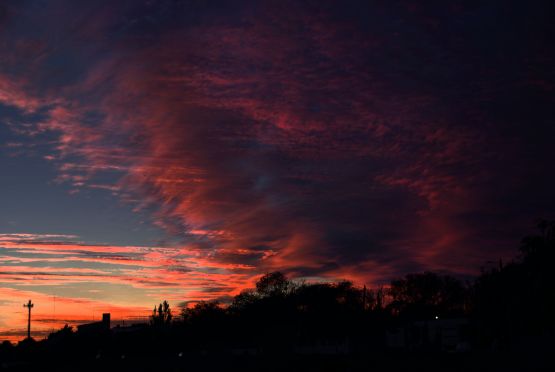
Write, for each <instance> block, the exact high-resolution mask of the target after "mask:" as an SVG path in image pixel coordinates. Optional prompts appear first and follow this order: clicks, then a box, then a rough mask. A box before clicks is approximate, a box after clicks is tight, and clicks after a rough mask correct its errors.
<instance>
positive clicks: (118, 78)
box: [0, 1, 555, 304]
mask: <svg viewBox="0 0 555 372" xmlns="http://www.w3.org/2000/svg"><path fill="white" fill-rule="evenodd" d="M494 3H495V2H494ZM494 3H491V4H481V5H472V6H471V5H467V4H466V3H464V2H455V3H452V4H450V5H441V6H439V5H438V4H436V6H432V5H430V6H425V5H412V4H408V3H405V2H398V3H395V4H387V5H386V4H370V3H367V2H362V1H361V2H358V1H353V2H348V4H344V3H340V2H332V1H330V2H328V1H318V2H302V3H299V2H288V1H285V2H248V1H246V2H240V3H237V2H225V1H222V2H217V3H211V4H204V3H202V2H195V1H158V2H146V3H145V4H139V3H138V2H134V1H133V2H126V1H124V2H119V3H118V5H114V4H113V3H112V2H107V1H98V2H94V3H91V4H88V5H86V6H83V4H79V5H77V4H73V3H72V2H65V1H59V2H54V3H53V4H52V5H49V6H48V7H46V6H45V5H44V4H42V3H40V2H32V1H31V2H28V3H25V4H12V5H9V6H5V10H4V11H3V13H2V14H4V16H3V18H2V19H0V27H2V28H3V32H2V34H1V35H0V41H1V43H0V52H1V55H2V56H3V57H2V60H1V61H2V65H1V66H2V67H1V70H0V104H1V105H4V106H5V107H10V108H12V109H13V110H16V112H17V115H15V118H11V119H10V120H9V122H8V121H7V120H6V124H8V125H9V127H10V128H11V131H12V132H13V133H16V134H18V135H19V137H18V141H20V142H14V141H12V142H10V143H11V145H10V143H8V144H6V146H8V147H9V149H10V151H12V152H13V153H20V152H21V151H25V149H27V148H28V147H29V146H39V145H40V149H39V150H34V151H37V154H38V155H39V156H40V158H41V159H45V160H44V161H45V162H49V163H50V164H52V166H54V167H55V168H56V169H57V171H58V174H57V176H56V178H55V181H56V182H59V183H60V184H63V185H69V186H70V187H71V191H70V192H71V193H73V194H76V193H80V192H82V191H83V190H87V189H88V190H90V189H94V190H101V191H104V192H106V193H110V194H111V195H113V196H117V197H118V198H120V199H121V200H122V202H123V203H125V205H126V207H127V208H129V209H133V210H135V211H137V212H139V211H147V212H148V213H149V214H150V216H151V218H152V221H151V223H152V224H154V225H156V226H158V227H161V228H162V229H164V231H165V232H166V233H167V236H168V241H171V244H169V243H168V244H166V245H164V244H161V245H160V247H149V248H146V247H135V246H104V245H95V244H87V243H86V242H79V241H77V238H76V237H74V236H69V237H63V236H41V237H34V236H25V235H21V236H15V235H13V234H12V235H11V236H9V235H2V236H0V246H2V247H5V250H6V252H7V253H6V254H8V253H9V254H13V257H12V256H6V257H3V259H2V265H4V264H7V263H9V262H12V263H13V266H12V267H10V268H8V269H5V266H2V272H1V273H0V279H1V280H2V281H6V282H9V283H14V282H16V281H21V282H25V280H26V278H27V279H28V278H30V277H31V276H34V277H35V278H36V280H37V282H36V283H40V284H46V283H48V282H50V281H54V282H56V283H61V282H64V283H69V282H70V281H71V282H73V281H74V282H83V281H84V282H96V281H99V282H100V281H104V282H106V281H109V282H111V283H115V284H122V285H129V286H133V287H134V288H141V289H143V290H145V291H147V290H150V289H157V290H160V291H162V292H158V293H157V295H158V297H157V298H160V296H161V295H162V294H164V295H167V296H170V295H173V296H174V298H175V300H176V301H178V300H181V301H190V300H198V299H200V298H216V297H223V296H227V295H230V294H234V293H237V292H238V291H239V290H240V289H242V288H244V287H245V286H247V285H250V284H252V282H253V280H254V278H255V277H256V276H257V275H259V274H261V273H264V272H267V271H270V270H282V271H285V272H287V273H289V274H291V275H293V276H295V277H304V278H328V279H342V278H347V279H352V280H355V281H357V282H358V283H367V284H370V285H372V284H375V285H377V284H380V283H383V282H386V281H387V280H388V279H390V278H392V277H395V276H398V275H402V274H404V273H406V272H409V271H418V270H424V269H433V270H440V271H447V272H451V273H454V274H457V275H471V274H473V273H476V271H477V269H478V268H479V266H480V265H481V264H483V263H484V262H486V261H487V260H492V259H493V260H496V259H498V258H499V257H505V258H508V257H511V256H512V255H513V252H514V249H515V247H516V244H517V243H518V239H519V238H520V236H521V235H522V233H524V232H525V230H526V228H527V227H528V226H532V225H533V223H534V221H535V219H537V218H540V217H549V213H552V211H553V210H555V201H554V199H553V198H552V197H551V194H552V191H551V189H552V187H551V186H552V184H553V176H552V174H551V173H550V172H546V169H547V167H548V166H549V165H550V161H551V160H552V159H553V158H555V157H554V155H555V154H554V153H553V146H552V144H551V142H552V139H553V138H555V129H554V128H555V127H553V125H552V121H553V117H554V115H553V114H554V113H553V107H555V105H554V103H555V102H554V100H555V99H554V95H553V88H554V84H553V83H554V76H553V74H552V70H553V69H552V67H550V66H552V65H553V63H554V62H555V61H554V60H553V59H554V58H553V57H554V55H553V51H552V48H548V47H547V45H549V44H550V43H549V40H550V38H552V36H553V31H554V28H553V25H552V23H551V22H549V17H548V15H547V14H549V12H548V11H544V9H543V7H542V6H538V7H536V8H532V7H525V6H523V5H522V4H520V5H519V4H513V3H511V2H509V3H507V2H500V3H499V4H494ZM546 4H547V3H546ZM545 7H546V8H547V7H548V6H547V5H545ZM59 19H64V20H66V21H67V22H59V21H58V20H59ZM30 25H33V27H30ZM46 31H47V32H46ZM10 146H11V147H10ZM98 241H103V239H102V237H101V236H99V238H98ZM14 252H15V253H14ZM35 255H42V256H40V257H38V256H35ZM16 259H17V260H19V261H17V264H16V263H14V262H15V261H14V260H16ZM58 260H59V261H58ZM76 261H77V262H80V264H84V263H90V264H91V266H79V267H74V266H72V265H73V263H74V262H76ZM41 262H42V263H44V266H40V269H39V267H38V266H37V265H38V263H41ZM56 262H62V263H65V264H64V265H65V268H64V270H61V271H59V273H58V274H54V273H53V272H52V270H53V269H52V266H48V265H52V264H53V263H56ZM31 263H35V264H36V265H34V266H30V264H31ZM42 263H41V265H43V264H42ZM28 284H29V283H28ZM184 291H185V292H184ZM145 293H147V294H153V293H156V292H148V291H147V292H145ZM178 296H182V297H180V298H178ZM106 301H109V300H108V298H106ZM141 304H142V303H141Z"/></svg>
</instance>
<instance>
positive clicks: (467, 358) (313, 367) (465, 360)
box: [1, 353, 554, 371]
mask: <svg viewBox="0 0 555 372" xmlns="http://www.w3.org/2000/svg"><path fill="white" fill-rule="evenodd" d="M552 362H553V361H552V359H551V360H548V358H547V356H543V357H539V356H537V355H515V354H497V353H490V354H464V355H458V354H435V353H431V354H413V353H385V354H368V355H355V356H353V355H349V356H345V355H333V356H330V355H328V356H325V355H303V356H299V355H297V356H283V355H281V356H280V355H272V356H252V355H251V356H233V355H226V354H213V355H188V354H182V355H181V356H179V355H160V356H155V355H137V354H131V355H120V356H116V355H112V356H104V357H99V358H98V359H96V358H95V359H84V360H77V359H73V358H71V356H68V357H67V358H66V359H62V360H53V359H48V357H46V358H44V359H42V358H39V359H34V360H20V361H11V362H3V363H2V367H1V368H2V369H1V370H2V371H46V370H48V371H420V370H422V371H552V370H553V367H554V366H553V363H552Z"/></svg>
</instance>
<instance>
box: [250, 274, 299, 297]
mask: <svg viewBox="0 0 555 372" xmlns="http://www.w3.org/2000/svg"><path fill="white" fill-rule="evenodd" d="M292 290H294V284H293V283H292V282H290V281H289V280H287V278H286V277H285V275H283V274H282V273H281V272H279V271H275V272H272V273H268V274H265V275H263V276H262V277H261V278H260V279H259V280H258V282H256V292H257V293H258V294H259V295H260V296H263V297H269V296H285V295H287V294H289V293H290V292H291V291H292Z"/></svg>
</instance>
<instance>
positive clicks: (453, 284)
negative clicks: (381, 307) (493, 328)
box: [389, 272, 465, 319]
mask: <svg viewBox="0 0 555 372" xmlns="http://www.w3.org/2000/svg"><path fill="white" fill-rule="evenodd" d="M389 295H390V296H391V303H390V304H389V307H390V308H391V310H392V311H393V312H395V313H397V314H399V315H403V316H407V317H409V318H413V319H431V318H433V317H435V316H452V315H460V314H461V313H462V312H463V309H464V302H465V288H464V286H463V285H462V283H461V282H460V281H459V280H457V279H455V278H453V277H451V276H447V275H444V276H440V275H438V274H435V273H432V272H424V273H419V274H408V275H406V276H405V277H404V278H403V279H398V280H394V281H392V282H391V288H390V290H389Z"/></svg>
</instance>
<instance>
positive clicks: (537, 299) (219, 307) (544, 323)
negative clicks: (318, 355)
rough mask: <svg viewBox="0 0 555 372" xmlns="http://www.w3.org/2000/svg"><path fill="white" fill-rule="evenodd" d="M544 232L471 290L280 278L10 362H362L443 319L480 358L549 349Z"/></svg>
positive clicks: (447, 281) (549, 251)
mask: <svg viewBox="0 0 555 372" xmlns="http://www.w3.org/2000/svg"><path fill="white" fill-rule="evenodd" d="M538 227H539V230H538V233H537V234H534V235H531V236H528V237H526V238H524V239H523V240H522V242H521V244H520V247H519V254H518V256H517V257H516V258H515V259H514V260H513V261H511V262H508V263H505V264H503V263H501V262H500V263H499V264H497V265H494V266H493V267H489V268H484V269H482V270H481V273H480V274H479V275H478V276H477V277H476V278H475V279H474V280H471V281H461V280H460V279H457V278H455V277H453V276H450V275H443V274H438V273H433V272H421V273H412V274H407V275H405V276H404V277H402V278H398V279H395V280H392V281H391V282H390V283H389V285H388V286H384V287H382V288H372V289H370V288H366V287H359V286H356V285H354V284H353V283H352V282H349V281H340V282H333V283H306V282H302V281H296V280H291V279H289V278H287V277H286V275H284V274H283V273H281V272H271V273H267V274H265V275H263V276H262V277H260V279H259V280H258V281H257V282H256V286H255V287H254V288H251V289H248V290H244V291H242V292H241V293H240V294H238V295H236V296H235V297H234V298H233V299H232V301H231V302H230V303H228V304H222V303H219V302H217V301H201V302H198V303H196V304H195V305H194V306H189V307H184V308H182V309H180V313H179V314H177V315H175V314H173V313H172V309H171V308H170V305H169V304H168V303H167V302H166V301H164V302H162V303H161V304H159V305H157V306H155V307H154V309H153V312H152V314H151V321H150V324H148V325H144V326H135V327H128V328H127V327H126V329H123V328H121V329H119V330H118V329H112V332H105V333H98V334H92V335H91V334H88V335H84V334H79V332H75V331H73V330H72V328H71V327H68V326H66V327H64V328H63V329H61V330H59V331H57V332H54V333H52V334H50V335H49V337H48V338H47V339H46V340H43V341H41V342H34V341H32V340H26V341H25V342H20V345H18V346H17V347H14V346H13V345H11V344H9V343H6V342H5V343H3V344H2V345H1V346H0V359H1V358H8V359H9V358H10V357H11V358H16V357H15V356H14V355H16V356H17V355H18V353H34V354H33V355H36V354H37V353H38V354H40V355H43V356H45V357H48V358H57V357H60V358H62V357H63V356H65V355H72V356H73V357H77V356H79V357H82V358H92V359H95V358H96V359H102V358H104V357H108V356H111V357H116V356H118V357H119V356H125V355H151V354H152V355H162V354H163V355H173V356H176V355H183V354H184V353H185V354H187V353H189V354H194V353H197V354H198V353H214V352H216V353H218V352H234V351H237V350H239V351H241V352H247V353H248V352H252V353H257V354H263V355H287V354H290V353H292V352H294V351H295V350H296V348H298V347H299V346H302V345H319V346H321V347H325V346H326V345H345V344H348V346H349V350H350V352H352V353H359V354H360V353H368V352H376V351H380V350H386V349H387V342H386V339H387V333H388V332H389V331H390V330H392V329H399V328H403V327H407V326H410V325H411V324H414V323H415V322H425V321H433V320H434V319H438V318H439V319H455V318H464V319H467V320H468V323H469V330H468V341H469V343H470V344H471V345H472V348H473V350H481V351H491V350H504V351H506V352H513V351H518V350H522V349H526V348H527V349H533V348H541V347H542V345H544V346H545V345H549V344H551V341H550V340H552V339H553V337H554V335H555V318H554V317H553V314H555V275H554V274H553V268H554V266H553V265H554V262H555V261H554V258H555V222H554V221H542V222H540V223H539V226H538ZM116 330H118V332H116ZM322 345H323V346H322ZM41 353H42V354H41ZM21 355H23V354H21ZM92 359H91V360H92ZM96 359H95V360H96Z"/></svg>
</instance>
